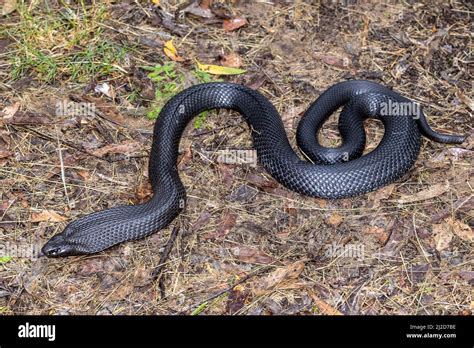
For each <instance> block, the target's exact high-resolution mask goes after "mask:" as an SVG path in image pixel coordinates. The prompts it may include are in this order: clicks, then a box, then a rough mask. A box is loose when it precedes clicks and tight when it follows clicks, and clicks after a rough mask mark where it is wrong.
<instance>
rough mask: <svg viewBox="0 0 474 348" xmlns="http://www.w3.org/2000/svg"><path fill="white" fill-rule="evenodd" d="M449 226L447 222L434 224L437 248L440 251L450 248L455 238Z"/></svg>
mask: <svg viewBox="0 0 474 348" xmlns="http://www.w3.org/2000/svg"><path fill="white" fill-rule="evenodd" d="M447 227H448V226H447V225H446V224H445V223H443V224H436V225H433V234H434V237H433V238H434V241H435V248H436V250H438V251H443V250H446V249H447V248H449V245H450V244H451V241H452V239H453V234H452V232H451V231H450V230H449V228H447Z"/></svg>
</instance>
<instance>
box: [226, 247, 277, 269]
mask: <svg viewBox="0 0 474 348" xmlns="http://www.w3.org/2000/svg"><path fill="white" fill-rule="evenodd" d="M230 252H231V253H232V255H234V256H235V257H236V258H237V259H238V260H239V261H242V262H246V263H255V264H261V265H268V264H271V263H274V262H275V261H276V260H275V259H274V258H273V257H272V256H270V255H268V254H267V253H265V252H264V251H262V250H258V249H255V248H252V247H249V246H247V245H238V246H235V247H232V248H231V249H230Z"/></svg>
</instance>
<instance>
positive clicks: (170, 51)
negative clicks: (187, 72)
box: [163, 40, 184, 62]
mask: <svg viewBox="0 0 474 348" xmlns="http://www.w3.org/2000/svg"><path fill="white" fill-rule="evenodd" d="M163 51H164V52H165V54H166V56H167V57H168V58H170V59H171V60H173V61H175V62H184V58H182V57H180V56H179V55H178V51H177V50H176V48H175V47H174V45H173V40H169V41H166V42H165V47H164V48H163Z"/></svg>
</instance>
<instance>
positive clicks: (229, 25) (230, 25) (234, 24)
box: [222, 18, 248, 31]
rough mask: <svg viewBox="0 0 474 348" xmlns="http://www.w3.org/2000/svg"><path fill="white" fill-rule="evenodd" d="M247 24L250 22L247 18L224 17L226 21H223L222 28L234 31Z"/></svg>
mask: <svg viewBox="0 0 474 348" xmlns="http://www.w3.org/2000/svg"><path fill="white" fill-rule="evenodd" d="M247 24H248V22H247V20H246V19H245V18H231V19H224V23H222V28H223V29H224V30H225V31H234V30H237V29H239V28H241V27H243V26H244V25H247Z"/></svg>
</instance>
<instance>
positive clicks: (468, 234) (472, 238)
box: [446, 218, 474, 242]
mask: <svg viewBox="0 0 474 348" xmlns="http://www.w3.org/2000/svg"><path fill="white" fill-rule="evenodd" d="M446 222H447V223H448V224H449V225H450V226H451V228H452V229H453V232H454V234H455V235H456V236H458V237H459V238H461V239H462V240H465V241H467V242H474V231H473V230H472V228H471V227H469V225H467V224H465V223H463V222H461V221H459V220H456V219H453V218H449V219H446Z"/></svg>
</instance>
